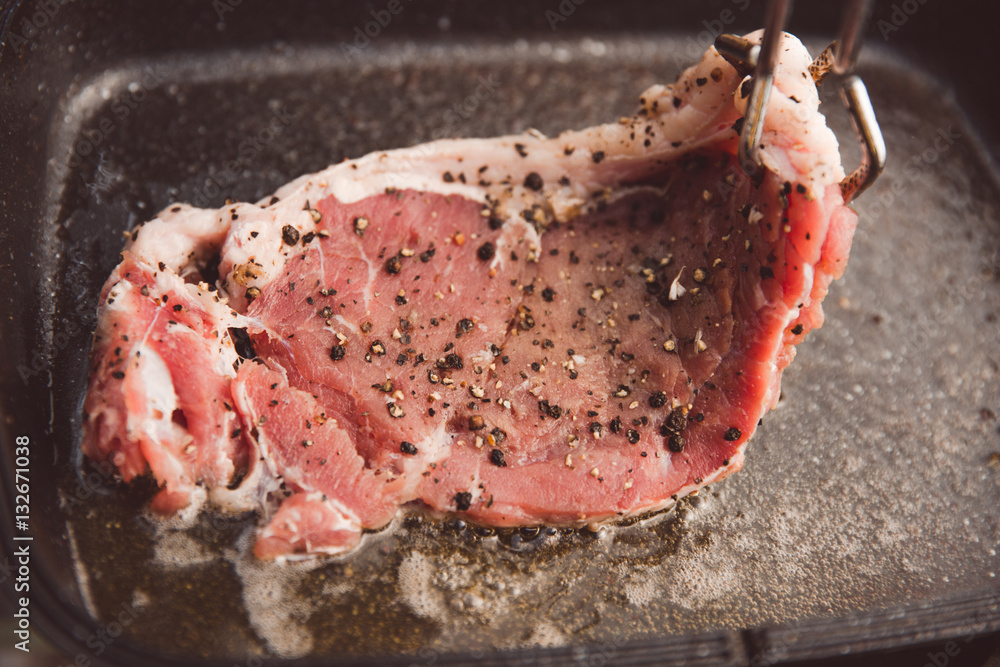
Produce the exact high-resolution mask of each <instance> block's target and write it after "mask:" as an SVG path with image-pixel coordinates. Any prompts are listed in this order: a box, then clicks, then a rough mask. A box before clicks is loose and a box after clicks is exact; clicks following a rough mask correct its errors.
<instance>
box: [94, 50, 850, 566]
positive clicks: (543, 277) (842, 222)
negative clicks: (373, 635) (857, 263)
mask: <svg viewBox="0 0 1000 667" xmlns="http://www.w3.org/2000/svg"><path fill="white" fill-rule="evenodd" d="M749 37H750V38H751V39H755V40H757V39H759V34H755V35H750V36H749ZM810 62H811V61H810V57H809V55H808V53H807V52H806V50H805V48H804V47H803V46H802V45H801V44H800V43H799V42H798V41H797V40H796V39H795V38H794V37H791V36H787V35H786V36H785V37H784V39H783V42H782V46H781V49H780V61H779V63H778V65H777V73H776V75H775V88H774V91H773V93H772V95H771V98H770V102H769V106H768V112H767V122H766V125H765V128H764V133H763V138H762V141H761V156H762V160H763V163H764V165H765V167H766V172H765V174H764V176H763V178H759V179H757V180H753V179H751V178H750V177H748V176H746V175H745V174H744V173H743V171H742V170H741V169H740V168H739V165H738V163H737V159H736V155H735V154H736V152H737V132H736V131H735V130H734V124H736V125H737V127H738V123H737V121H738V120H739V119H740V118H741V117H742V116H743V115H744V113H745V110H746V103H747V99H746V98H747V94H748V92H749V86H748V85H742V84H744V83H745V81H746V79H744V78H743V77H742V76H741V75H740V74H739V73H738V72H737V71H736V70H735V69H734V68H733V67H732V66H730V65H729V64H728V63H727V62H726V61H725V60H724V59H723V58H722V57H721V56H720V55H719V54H718V53H717V52H716V51H715V50H714V49H709V51H708V52H707V53H706V54H705V55H704V57H703V58H702V60H701V62H699V63H698V64H697V65H695V66H693V67H692V68H690V69H688V70H687V71H685V72H684V73H683V74H682V75H681V77H680V79H679V80H678V81H677V82H676V83H674V84H673V85H670V86H659V85H658V86H654V87H652V88H650V89H649V90H648V91H646V92H645V93H644V94H643V95H642V97H641V98H640V103H641V108H640V110H639V111H638V113H636V114H635V115H634V116H632V117H630V118H622V119H621V120H619V121H618V122H616V123H612V124H608V125H602V126H598V127H593V128H589V129H585V130H580V131H570V132H565V133H563V134H561V135H559V136H558V137H555V138H546V137H544V136H542V135H541V134H540V133H537V132H529V133H526V134H523V135H517V136H507V137H500V138H496V139H462V140H444V141H436V142H434V143H430V144H424V145H420V146H416V147H413V148H407V149H402V150H393V151H386V152H379V153H373V154H371V155H367V156H365V157H362V158H360V159H357V160H349V161H345V162H343V163H341V164H338V165H336V166H334V167H330V168H329V169H327V170H325V171H322V172H320V173H317V174H312V175H308V176H303V177H301V178H299V179H297V180H295V181H293V182H292V183H290V184H288V185H286V186H284V187H283V188H281V189H280V190H278V192H277V193H276V194H275V195H274V196H273V197H269V198H267V199H265V200H263V201H261V202H258V203H238V204H227V205H226V206H225V207H223V208H221V209H218V210H203V209H197V208H193V207H191V206H187V205H183V204H179V205H174V206H171V207H169V208H168V209H166V210H164V211H163V212H162V213H160V215H159V216H158V217H156V218H155V219H153V220H151V221H149V222H147V223H145V224H144V225H142V226H141V227H139V228H138V229H136V230H134V231H133V233H132V234H131V236H130V240H129V241H128V242H127V245H126V247H125V249H124V251H123V252H122V261H121V263H120V264H119V266H118V267H117V268H116V269H115V270H114V272H113V273H112V275H111V277H110V278H109V279H108V282H107V284H106V286H105V287H104V290H103V293H102V301H101V305H100V317H99V325H98V330H97V332H96V335H95V339H94V347H93V354H92V366H91V377H90V386H89V392H88V394H87V397H86V401H85V406H84V411H85V421H84V436H83V443H82V447H83V451H84V452H85V453H86V455H87V456H89V457H90V458H92V459H94V460H99V461H100V460H109V461H111V462H113V463H114V465H115V466H117V469H118V470H119V471H120V473H121V477H122V478H123V479H124V480H125V481H129V480H131V479H133V478H134V477H136V476H138V475H143V474H147V473H150V474H152V476H153V477H154V478H155V479H156V481H157V482H158V484H159V486H160V487H161V488H160V490H159V492H158V494H157V495H156V496H155V498H154V499H153V501H152V502H153V508H154V509H155V510H156V511H158V512H161V513H164V514H171V513H174V512H178V511H179V510H182V509H184V508H189V509H191V510H195V509H197V508H198V507H199V506H200V505H201V504H202V503H203V502H205V501H208V502H210V503H213V504H215V505H217V506H219V507H220V508H223V509H232V510H239V511H246V510H249V509H256V510H258V511H259V512H260V515H261V526H260V529H259V533H258V537H257V541H256V546H255V552H256V554H257V555H258V556H260V557H262V558H288V557H298V556H302V555H309V554H319V553H325V554H335V553H340V552H344V551H347V550H350V549H352V548H353V547H355V546H356V545H357V544H358V543H359V541H360V539H361V537H362V534H363V531H365V530H374V529H378V528H380V527H382V526H385V525H386V524H387V523H388V522H390V521H391V520H392V519H393V518H394V517H395V516H396V515H397V514H398V513H399V512H400V511H401V510H405V509H407V508H409V509H416V510H421V511H429V512H432V513H453V514H457V515H459V516H461V517H463V518H465V519H467V520H470V521H473V522H478V523H482V524H487V525H491V526H518V525H531V524H577V525H579V524H586V523H592V522H598V521H604V520H608V519H614V518H617V517H625V516H629V515H635V514H637V513H644V512H649V511H654V510H658V509H661V508H664V507H668V506H670V505H671V504H672V503H674V502H675V501H676V500H677V499H678V498H680V497H682V496H684V495H685V494H688V493H691V492H692V491H695V490H696V489H698V488H700V487H701V486H704V485H705V484H709V483H712V482H716V481H718V480H720V479H722V478H723V477H725V476H726V475H728V474H729V473H731V472H733V471H735V470H738V469H739V468H740V467H741V465H742V463H743V457H744V449H745V447H746V443H747V440H748V439H749V438H750V437H751V435H752V434H753V432H754V429H755V428H756V426H757V424H758V420H759V419H760V418H761V416H762V415H763V414H764V413H765V412H766V411H767V410H768V409H770V408H771V407H773V406H774V404H775V403H776V401H777V399H778V395H779V382H780V378H781V372H782V369H783V368H784V367H785V366H787V365H788V363H789V362H790V361H791V360H792V358H793V356H794V352H795V349H794V346H795V344H797V343H798V342H800V341H801V340H802V339H803V337H804V336H805V335H806V333H807V332H808V331H810V330H811V329H814V328H816V327H818V326H820V324H821V323H822V321H823V313H822V309H821V306H820V304H821V302H822V300H823V297H824V296H825V295H826V292H827V287H828V285H829V283H830V281H831V280H832V279H834V278H836V277H838V276H839V275H840V274H841V273H842V272H843V270H844V267H845V264H846V261H847V256H848V252H849V249H850V244H851V238H852V235H853V232H854V229H855V224H856V216H855V214H854V213H853V211H851V210H850V209H849V208H847V207H846V206H845V204H844V200H843V197H842V195H841V191H840V188H839V182H840V181H841V179H842V178H843V177H844V173H843V169H842V167H841V164H840V155H839V150H838V145H837V140H836V138H835V136H834V135H833V133H832V132H831V131H830V130H829V129H828V128H827V126H826V123H825V120H824V118H823V116H822V115H821V114H820V113H819V110H818V106H819V99H818V95H817V91H816V87H815V84H814V83H813V80H812V78H811V77H810V75H809V73H808V66H809V64H810ZM212 275H218V276H219V279H218V280H217V281H216V282H215V283H214V284H208V283H207V282H206V277H207V276H212Z"/></svg>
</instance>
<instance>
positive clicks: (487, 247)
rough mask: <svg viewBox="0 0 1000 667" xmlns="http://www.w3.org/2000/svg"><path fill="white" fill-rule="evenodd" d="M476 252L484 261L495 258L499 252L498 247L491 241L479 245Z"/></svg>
mask: <svg viewBox="0 0 1000 667" xmlns="http://www.w3.org/2000/svg"><path fill="white" fill-rule="evenodd" d="M476 254H477V255H478V256H479V259H481V260H483V261H484V262H488V261H489V260H491V259H493V256H494V255H496V254H497V249H496V246H494V245H493V244H492V243H491V242H489V241H487V242H486V243H484V244H483V245H481V246H479V250H477V251H476Z"/></svg>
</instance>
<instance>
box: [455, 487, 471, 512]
mask: <svg viewBox="0 0 1000 667" xmlns="http://www.w3.org/2000/svg"><path fill="white" fill-rule="evenodd" d="M470 507H472V494H471V493H469V492H468V491H459V492H458V493H456V494H455V509H457V510H458V511H459V512H464V511H465V510H467V509H469V508H470Z"/></svg>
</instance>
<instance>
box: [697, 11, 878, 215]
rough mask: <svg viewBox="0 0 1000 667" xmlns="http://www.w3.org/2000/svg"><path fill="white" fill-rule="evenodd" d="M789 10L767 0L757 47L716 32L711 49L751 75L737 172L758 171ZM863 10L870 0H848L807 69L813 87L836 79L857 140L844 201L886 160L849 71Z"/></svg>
mask: <svg viewBox="0 0 1000 667" xmlns="http://www.w3.org/2000/svg"><path fill="white" fill-rule="evenodd" d="M790 9H791V0H769V2H768V4H767V11H766V13H765V17H764V36H763V38H762V39H761V43H760V45H759V46H758V45H756V44H752V43H751V42H749V41H748V40H746V39H743V38H742V37H738V36H736V35H720V36H719V37H718V38H717V39H716V40H715V48H716V50H717V51H718V52H719V53H720V55H722V56H723V57H724V58H725V59H726V60H727V61H728V62H729V63H730V64H732V65H733V67H735V68H736V70H737V71H738V72H739V73H740V74H742V75H743V76H747V75H749V74H751V73H752V74H753V79H752V80H753V88H752V89H751V93H750V99H749V101H748V102H747V113H746V117H745V118H744V122H743V127H742V129H741V131H740V141H739V159H740V165H741V166H742V167H743V170H744V171H745V172H746V173H747V174H749V175H750V176H754V177H760V176H761V174H762V169H763V165H762V163H761V160H760V138H761V135H762V134H763V132H764V121H765V119H766V117H767V102H768V100H769V99H770V96H771V88H772V87H773V85H774V67H775V63H776V61H777V53H778V45H779V42H780V39H781V34H782V32H783V30H784V28H785V24H786V22H787V20H788V14H789V11H790ZM869 9H870V0H851V1H850V2H849V3H848V6H847V11H846V12H845V13H844V19H843V23H842V24H841V28H840V33H839V35H838V39H837V41H835V42H834V43H833V44H831V45H830V47H829V48H828V49H827V50H826V51H824V52H823V53H822V54H820V56H819V57H818V58H817V59H816V61H814V63H813V65H812V66H811V67H810V73H811V74H812V76H813V79H814V80H815V81H816V84H817V85H819V84H820V83H821V82H822V81H823V79H824V78H825V77H826V76H827V75H828V74H830V73H832V74H834V75H835V76H836V77H837V78H838V79H839V87H840V97H841V100H842V101H843V103H844V106H845V107H846V109H847V111H848V113H849V114H850V117H851V125H852V126H853V127H854V131H855V133H856V134H857V136H858V140H859V141H860V143H861V147H862V158H861V164H860V165H859V166H858V167H857V168H856V169H855V170H854V171H852V172H851V173H850V174H849V175H848V176H847V177H846V178H844V180H843V181H841V183H840V189H841V193H842V194H843V197H844V202H845V203H846V202H850V201H851V200H852V199H854V198H855V197H857V196H858V195H859V194H861V193H862V192H864V191H865V189H867V188H868V187H869V186H870V185H871V184H872V183H873V182H874V181H875V179H876V178H878V176H879V174H881V173H882V169H883V168H884V167H885V160H886V149H885V140H884V139H883V137H882V130H881V128H879V125H878V120H877V119H876V117H875V110H874V109H873V108H872V104H871V99H870V98H869V97H868V89H867V88H866V87H865V84H864V82H862V81H861V78H860V77H858V76H857V75H854V74H853V73H852V72H853V71H854V65H855V63H856V62H857V58H858V52H859V51H860V49H861V37H862V35H861V31H862V28H863V27H864V25H865V23H866V22H867V19H868V14H869Z"/></svg>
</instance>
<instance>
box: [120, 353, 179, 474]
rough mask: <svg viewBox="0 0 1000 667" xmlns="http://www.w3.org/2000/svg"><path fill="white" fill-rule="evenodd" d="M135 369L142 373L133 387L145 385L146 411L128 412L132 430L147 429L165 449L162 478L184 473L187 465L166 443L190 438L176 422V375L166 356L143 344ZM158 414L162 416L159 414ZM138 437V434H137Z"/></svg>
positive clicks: (147, 435) (152, 438)
mask: <svg viewBox="0 0 1000 667" xmlns="http://www.w3.org/2000/svg"><path fill="white" fill-rule="evenodd" d="M138 353H139V354H138V355H137V356H136V357H135V359H136V361H135V362H134V363H135V366H134V371H135V372H138V374H139V382H137V383H134V384H133V383H131V382H130V383H129V384H130V387H133V386H141V387H142V389H143V390H144V391H145V398H146V408H147V409H146V412H145V413H144V414H141V415H140V414H136V413H135V412H131V411H130V412H129V414H128V427H127V428H128V432H129V434H135V433H143V434H144V435H145V436H146V437H147V438H149V440H151V441H152V442H154V443H156V444H157V445H159V446H160V447H161V448H162V449H163V456H164V464H165V465H166V466H167V467H168V470H163V469H162V468H161V470H160V471H158V474H157V476H158V477H160V478H161V479H163V478H166V479H170V478H172V477H175V476H176V477H177V478H181V477H183V476H184V474H185V473H184V465H183V464H182V463H181V462H180V461H179V460H178V459H177V458H176V456H175V455H174V453H173V451H172V450H171V448H170V447H169V446H167V445H166V444H165V443H169V442H179V441H181V440H182V439H183V438H185V437H187V438H190V437H191V436H190V435H188V434H187V433H186V432H185V431H184V429H183V428H181V427H180V426H178V425H177V424H175V423H174V422H173V419H172V417H173V413H174V410H176V409H177V393H176V392H175V391H174V383H173V379H172V378H171V377H170V371H169V369H168V368H167V364H166V363H165V362H164V361H163V358H162V357H160V355H159V354H157V353H156V351H155V350H153V349H152V348H151V347H149V346H147V345H145V344H143V345H140V346H139V348H138ZM157 414H158V415H159V416H157ZM133 437H134V436H133Z"/></svg>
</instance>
